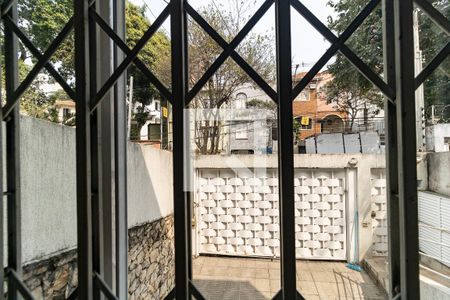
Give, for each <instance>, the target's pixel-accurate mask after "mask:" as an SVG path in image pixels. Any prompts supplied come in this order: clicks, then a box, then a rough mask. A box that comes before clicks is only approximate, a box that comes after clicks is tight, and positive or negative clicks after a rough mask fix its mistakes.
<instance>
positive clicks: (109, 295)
mask: <svg viewBox="0 0 450 300" xmlns="http://www.w3.org/2000/svg"><path fill="white" fill-rule="evenodd" d="M94 281H95V283H96V285H97V286H98V288H99V290H100V291H102V293H103V295H105V296H106V298H108V299H109V300H120V298H119V297H117V296H116V295H114V292H113V291H111V289H110V288H109V286H108V285H107V284H106V283H105V281H104V280H103V279H102V277H101V276H100V275H99V274H98V273H95V276H94ZM97 299H99V298H97Z"/></svg>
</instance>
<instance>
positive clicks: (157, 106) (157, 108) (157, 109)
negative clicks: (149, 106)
mask: <svg viewBox="0 0 450 300" xmlns="http://www.w3.org/2000/svg"><path fill="white" fill-rule="evenodd" d="M159 109H160V103H159V101H155V110H156V111H159Z"/></svg>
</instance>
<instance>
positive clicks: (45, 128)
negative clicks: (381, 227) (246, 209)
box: [20, 117, 173, 262]
mask: <svg viewBox="0 0 450 300" xmlns="http://www.w3.org/2000/svg"><path fill="white" fill-rule="evenodd" d="M20 130H21V135H20V143H21V154H20V155H21V168H20V172H21V186H22V256H23V261H24V262H29V261H31V260H35V259H39V258H41V257H45V256H48V255H51V254H52V253H55V252H60V251H63V250H66V249H71V248H74V247H76V245H77V240H76V228H77V226H76V181H75V180H76V173H75V129H74V128H70V127H66V126H61V125H58V124H54V123H49V122H46V121H41V120H37V119H33V118H30V117H21V129H20ZM172 190H173V189H172V159H171V153H170V152H166V151H161V150H158V149H155V148H153V147H152V146H146V145H139V144H133V143H129V144H128V224H129V227H133V226H135V225H138V224H142V223H146V222H151V221H154V220H156V219H159V218H161V217H164V216H167V215H170V214H172V212H173V201H172V194H173V193H172Z"/></svg>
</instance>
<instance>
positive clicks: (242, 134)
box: [235, 124, 248, 140]
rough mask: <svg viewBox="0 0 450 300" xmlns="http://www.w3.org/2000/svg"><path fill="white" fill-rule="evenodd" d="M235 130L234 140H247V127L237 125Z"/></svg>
mask: <svg viewBox="0 0 450 300" xmlns="http://www.w3.org/2000/svg"><path fill="white" fill-rule="evenodd" d="M235 128H236V139H237V140H247V139H248V125H247V124H238V125H236V126H235Z"/></svg>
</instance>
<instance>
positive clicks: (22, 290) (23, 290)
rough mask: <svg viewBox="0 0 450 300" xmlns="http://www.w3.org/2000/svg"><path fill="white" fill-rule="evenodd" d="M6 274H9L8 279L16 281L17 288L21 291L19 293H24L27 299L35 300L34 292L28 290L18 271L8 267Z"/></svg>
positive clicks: (23, 295)
mask: <svg viewBox="0 0 450 300" xmlns="http://www.w3.org/2000/svg"><path fill="white" fill-rule="evenodd" d="M6 276H8V280H12V281H14V283H15V286H16V288H17V290H18V291H19V293H20V294H21V295H22V297H23V298H25V299H26V300H34V297H33V294H31V292H30V291H29V290H28V287H27V286H26V285H25V284H24V283H23V282H22V280H21V279H20V276H19V274H17V273H16V271H14V269H11V268H7V270H6ZM2 292H3V291H2ZM8 294H9V290H8Z"/></svg>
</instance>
